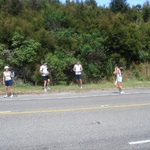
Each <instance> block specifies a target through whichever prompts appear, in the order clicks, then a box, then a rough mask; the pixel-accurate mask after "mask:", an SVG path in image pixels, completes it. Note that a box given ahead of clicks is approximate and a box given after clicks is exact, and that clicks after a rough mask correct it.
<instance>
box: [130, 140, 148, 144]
mask: <svg viewBox="0 0 150 150" xmlns="http://www.w3.org/2000/svg"><path fill="white" fill-rule="evenodd" d="M145 143H150V140H144V141H136V142H129V144H130V145H135V144H145Z"/></svg>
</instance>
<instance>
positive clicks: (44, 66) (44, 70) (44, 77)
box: [40, 61, 50, 92]
mask: <svg viewBox="0 0 150 150" xmlns="http://www.w3.org/2000/svg"><path fill="white" fill-rule="evenodd" d="M47 69H48V67H47V62H45V61H44V62H43V64H42V66H41V67H40V73H41V75H42V80H43V81H44V91H45V92H47V91H48V90H50V87H49V85H50V78H49V76H48V74H49V72H48V70H47Z"/></svg>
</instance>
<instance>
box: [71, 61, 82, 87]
mask: <svg viewBox="0 0 150 150" xmlns="http://www.w3.org/2000/svg"><path fill="white" fill-rule="evenodd" d="M82 70H83V68H82V65H81V64H80V62H79V61H78V62H77V63H76V64H75V65H74V67H73V71H74V72H75V79H76V82H77V84H78V85H79V87H80V88H81V89H82V74H81V72H82Z"/></svg>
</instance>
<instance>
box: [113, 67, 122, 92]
mask: <svg viewBox="0 0 150 150" xmlns="http://www.w3.org/2000/svg"><path fill="white" fill-rule="evenodd" d="M114 74H115V75H116V81H115V83H114V85H115V86H116V87H117V88H118V89H119V92H120V93H121V94H123V93H125V92H124V91H123V88H122V86H121V83H122V74H121V70H120V68H119V65H118V64H116V65H115V69H114Z"/></svg>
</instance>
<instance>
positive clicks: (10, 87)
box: [9, 86, 13, 98]
mask: <svg viewBox="0 0 150 150" xmlns="http://www.w3.org/2000/svg"><path fill="white" fill-rule="evenodd" d="M9 91H10V94H11V96H10V97H11V98H12V97H13V90H12V86H9Z"/></svg>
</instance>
